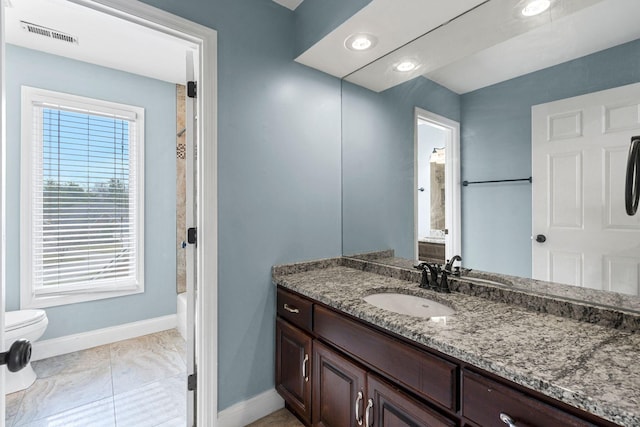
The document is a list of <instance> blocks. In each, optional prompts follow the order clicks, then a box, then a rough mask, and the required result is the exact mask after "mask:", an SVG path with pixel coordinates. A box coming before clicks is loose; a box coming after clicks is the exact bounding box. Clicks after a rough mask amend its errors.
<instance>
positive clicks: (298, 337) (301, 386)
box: [276, 319, 312, 423]
mask: <svg viewBox="0 0 640 427" xmlns="http://www.w3.org/2000/svg"><path fill="white" fill-rule="evenodd" d="M311 363H312V362H311V337H310V336H309V335H307V334H305V333H304V332H302V331H301V330H299V329H298V328H295V327H293V326H291V325H290V324H289V323H287V322H285V321H284V320H281V319H276V390H278V392H279V393H280V395H281V396H282V397H283V398H284V400H285V402H287V404H288V405H289V407H290V408H291V409H292V410H293V411H295V412H296V413H297V414H298V415H299V416H300V418H302V419H303V420H305V421H306V422H307V423H308V422H310V421H311Z"/></svg>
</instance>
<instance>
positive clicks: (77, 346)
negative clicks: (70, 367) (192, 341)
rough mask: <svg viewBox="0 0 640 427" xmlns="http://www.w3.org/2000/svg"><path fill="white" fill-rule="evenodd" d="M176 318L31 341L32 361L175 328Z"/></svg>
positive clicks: (173, 315)
mask: <svg viewBox="0 0 640 427" xmlns="http://www.w3.org/2000/svg"><path fill="white" fill-rule="evenodd" d="M177 324H178V318H177V316H176V315H175V314H170V315H168V316H161V317H155V318H153V319H146V320H140V321H138V322H131V323H125V324H123V325H117V326H112V327H109V328H103V329H96V330H94V331H88V332H81V333H79V334H73V335H65V336H64V337H59V338H52V339H49V340H44V341H36V342H35V343H33V355H32V357H31V360H32V361H36V360H42V359H47V358H49V357H54V356H60V355H62V354H67V353H73V352H74V351H80V350H86V349H88V348H92V347H97V346H99V345H105V344H111V343H114V342H117V341H122V340H126V339H130V338H137V337H140V336H143V335H148V334H153V333H156V332H161V331H166V330H167V329H172V328H175V327H176V326H177Z"/></svg>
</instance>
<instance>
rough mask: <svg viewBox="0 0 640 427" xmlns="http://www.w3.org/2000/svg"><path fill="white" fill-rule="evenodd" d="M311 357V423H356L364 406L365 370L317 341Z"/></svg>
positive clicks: (339, 426) (342, 426)
mask: <svg viewBox="0 0 640 427" xmlns="http://www.w3.org/2000/svg"><path fill="white" fill-rule="evenodd" d="M313 360H314V367H313V372H314V381H313V425H314V426H322V427H348V426H352V427H356V426H358V425H359V423H358V421H360V422H362V414H363V412H362V411H363V409H364V407H363V401H364V393H365V381H366V373H365V371H364V370H363V369H362V368H360V367H358V366H357V365H355V364H354V363H353V362H351V361H349V360H347V359H345V358H344V357H342V356H340V355H338V354H337V353H336V352H334V351H333V350H331V349H330V348H329V347H327V346H324V345H322V344H320V343H319V342H317V341H315V342H314V344H313Z"/></svg>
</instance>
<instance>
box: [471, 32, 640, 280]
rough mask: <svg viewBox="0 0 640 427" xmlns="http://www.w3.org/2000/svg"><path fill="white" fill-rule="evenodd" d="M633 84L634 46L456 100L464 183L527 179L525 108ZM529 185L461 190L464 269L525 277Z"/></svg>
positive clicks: (637, 52)
mask: <svg viewBox="0 0 640 427" xmlns="http://www.w3.org/2000/svg"><path fill="white" fill-rule="evenodd" d="M638 81H640V40H636V41H633V42H630V43H627V44H624V45H620V46H617V47H614V48H611V49H607V50H605V51H601V52H598V53H595V54H592V55H589V56H586V57H583V58H579V59H576V60H574V61H570V62H566V63H564V64H560V65H557V66H554V67H550V68H547V69H544V70H541V71H537V72H534V73H531V74H528V75H525V76H522V77H518V78H515V79H512V80H508V81H505V82H502V83H499V84H496V85H493V86H490V87H487V88H483V89H479V90H477V91H474V92H470V93H467V94H464V95H462V97H461V108H462V110H461V111H462V114H461V118H462V125H461V127H462V131H461V162H462V164H461V176H462V179H463V180H465V179H466V180H469V181H475V180H492V179H509V178H527V177H529V176H530V175H531V107H532V106H533V105H536V104H542V103H546V102H551V101H555V100H558V99H563V98H569V97H573V96H578V95H583V94H586V93H591V92H595V91H599V90H605V89H610V88H613V87H617V86H622V85H626V84H631V83H636V82H638ZM531 221H532V219H531V185H530V184H529V183H514V184H493V185H474V186H469V187H463V188H462V253H463V258H464V265H465V266H466V267H473V268H476V269H480V270H486V271H498V272H502V273H506V274H512V275H517V276H525V277H530V276H531Z"/></svg>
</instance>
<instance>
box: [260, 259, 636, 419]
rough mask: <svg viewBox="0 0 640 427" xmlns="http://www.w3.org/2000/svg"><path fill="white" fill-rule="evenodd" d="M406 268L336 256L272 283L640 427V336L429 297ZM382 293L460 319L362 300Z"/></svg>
mask: <svg viewBox="0 0 640 427" xmlns="http://www.w3.org/2000/svg"><path fill="white" fill-rule="evenodd" d="M370 269H373V270H376V273H374V272H370V271H367V270H370ZM402 271H403V269H402V268H393V267H389V269H388V270H387V271H384V270H383V271H382V274H380V273H381V271H380V267H379V266H377V267H376V266H371V265H370V264H367V262H366V261H363V260H360V261H359V262H358V261H354V260H352V259H348V258H335V259H329V260H321V261H316V262H312V263H300V264H294V265H290V266H278V267H274V269H273V281H274V283H275V284H277V285H280V286H283V287H285V288H287V289H290V290H293V291H295V292H298V293H300V294H302V295H305V296H307V297H309V298H312V299H315V300H318V301H320V302H322V303H324V304H326V305H328V306H330V307H333V308H335V309H337V310H339V311H342V312H344V313H348V314H350V315H353V316H355V317H357V318H359V319H361V320H363V321H365V322H368V323H370V324H372V325H376V326H378V327H381V328H384V329H386V330H388V331H390V332H392V333H395V334H398V335H400V336H403V337H405V338H408V339H409V340H412V341H414V342H416V343H420V344H423V345H426V346H428V347H430V348H433V349H435V350H438V351H440V352H442V353H444V354H447V355H449V356H451V357H454V358H457V359H459V360H461V361H464V362H467V363H470V364H472V365H475V366H477V367H479V368H481V369H484V370H486V371H488V372H491V373H494V374H496V375H499V376H501V377H503V378H505V379H508V380H511V381H513V382H515V383H517V384H520V385H523V386H525V387H529V388H530V389H533V390H536V391H538V392H541V393H543V394H545V395H547V396H550V397H552V398H555V399H557V400H560V401H562V402H565V403H567V404H569V405H572V406H574V407H577V408H580V409H583V410H586V411H588V412H591V413H593V414H596V415H598V416H600V417H602V418H605V419H607V420H610V421H612V422H614V423H617V424H620V425H623V426H640V334H638V333H633V332H630V331H627V330H624V329H614V328H610V327H605V326H601V325H598V324H592V323H586V322H581V321H578V320H575V319H571V318H567V317H560V316H555V315H551V314H548V313H542V312H539V311H533V310H528V309H527V308H524V307H522V306H519V305H515V304H506V303H502V302H497V301H494V300H491V299H486V298H480V297H478V296H473V295H468V294H463V293H460V292H453V293H451V294H441V293H436V292H433V291H430V290H423V289H420V288H418V286H417V280H416V277H419V276H416V275H415V272H412V271H410V270H408V269H404V272H405V273H402ZM385 273H389V274H385ZM390 276H395V277H390ZM379 292H399V293H406V294H411V295H417V296H424V297H427V298H430V299H432V300H435V301H438V302H440V303H443V304H446V305H448V306H450V307H452V308H453V309H455V310H456V313H455V314H454V315H452V316H450V317H447V319H446V321H438V322H434V321H431V320H429V319H423V318H419V317H412V316H406V315H402V314H395V313H392V312H389V311H386V310H383V309H379V308H377V307H375V306H373V305H370V304H368V303H367V302H365V301H364V300H363V297H364V296H366V295H370V294H373V293H379Z"/></svg>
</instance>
